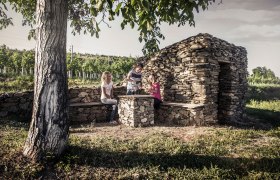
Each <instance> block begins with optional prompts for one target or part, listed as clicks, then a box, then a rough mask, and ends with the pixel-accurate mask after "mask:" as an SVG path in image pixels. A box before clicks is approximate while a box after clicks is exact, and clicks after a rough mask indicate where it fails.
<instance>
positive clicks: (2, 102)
mask: <svg viewBox="0 0 280 180" xmlns="http://www.w3.org/2000/svg"><path fill="white" fill-rule="evenodd" d="M32 101H33V92H21V93H3V94H0V118H3V117H7V116H11V115H16V116H17V117H19V119H21V120H29V119H30V118H31V114H32Z"/></svg>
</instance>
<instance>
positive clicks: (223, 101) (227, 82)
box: [218, 62, 232, 124]
mask: <svg viewBox="0 0 280 180" xmlns="http://www.w3.org/2000/svg"><path fill="white" fill-rule="evenodd" d="M219 65H220V72H219V77H218V78H219V89H218V121H219V123H221V124H224V123H226V122H227V121H228V118H229V116H230V113H231V112H230V105H231V98H230V93H231V83H232V77H231V69H230V63H227V62H219Z"/></svg>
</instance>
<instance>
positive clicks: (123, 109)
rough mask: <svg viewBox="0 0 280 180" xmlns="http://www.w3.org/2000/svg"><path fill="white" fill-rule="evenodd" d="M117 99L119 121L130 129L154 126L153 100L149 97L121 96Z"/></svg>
mask: <svg viewBox="0 0 280 180" xmlns="http://www.w3.org/2000/svg"><path fill="white" fill-rule="evenodd" d="M118 97H119V105H118V113H119V121H120V122H121V123H122V124H125V125H127V126H131V127H144V126H151V125H153V124H154V98H153V97H152V96H150V95H122V96H118Z"/></svg>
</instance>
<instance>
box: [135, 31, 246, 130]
mask: <svg viewBox="0 0 280 180" xmlns="http://www.w3.org/2000/svg"><path fill="white" fill-rule="evenodd" d="M139 61H141V62H142V63H144V65H145V67H144V69H143V76H144V77H143V84H146V85H147V78H148V76H149V75H150V74H151V73H152V74H154V75H155V77H156V79H157V80H158V81H159V82H160V84H161V93H162V97H163V100H164V103H163V105H162V108H161V109H160V110H159V112H158V117H155V119H159V120H160V121H164V122H170V123H172V124H174V122H175V124H180V125H194V124H195V125H209V124H216V123H218V122H219V123H226V122H234V121H240V120H241V119H242V117H243V110H244V107H245V100H244V96H245V93H246V91H247V51H246V49H245V48H244V47H240V46H235V45H233V44H230V43H228V42H226V41H224V40H221V39H218V38H216V37H213V36H212V35H210V34H198V35H196V36H193V37H190V38H187V39H185V40H183V41H180V42H178V43H175V44H173V45H171V46H168V47H166V48H164V49H162V50H160V51H159V52H158V53H156V54H154V55H152V56H149V57H143V58H140V59H139Z"/></svg>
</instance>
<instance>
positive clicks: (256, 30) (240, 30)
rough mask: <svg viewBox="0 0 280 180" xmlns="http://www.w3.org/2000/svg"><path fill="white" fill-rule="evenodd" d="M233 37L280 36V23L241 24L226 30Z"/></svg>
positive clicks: (253, 38) (259, 37)
mask: <svg viewBox="0 0 280 180" xmlns="http://www.w3.org/2000/svg"><path fill="white" fill-rule="evenodd" d="M228 35H229V37H231V38H233V39H236V38H237V39H244V38H246V39H247V40H248V39H251V40H255V38H258V39H261V38H276V37H279V38H280V25H271V26H269V25H242V26H239V27H237V28H235V29H233V30H231V31H229V32H228Z"/></svg>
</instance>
